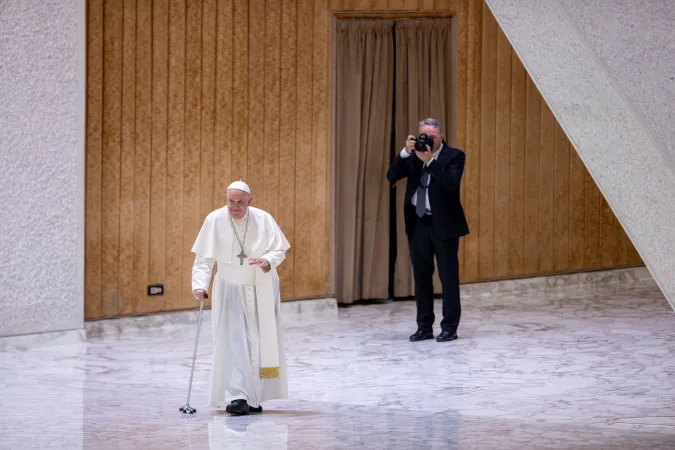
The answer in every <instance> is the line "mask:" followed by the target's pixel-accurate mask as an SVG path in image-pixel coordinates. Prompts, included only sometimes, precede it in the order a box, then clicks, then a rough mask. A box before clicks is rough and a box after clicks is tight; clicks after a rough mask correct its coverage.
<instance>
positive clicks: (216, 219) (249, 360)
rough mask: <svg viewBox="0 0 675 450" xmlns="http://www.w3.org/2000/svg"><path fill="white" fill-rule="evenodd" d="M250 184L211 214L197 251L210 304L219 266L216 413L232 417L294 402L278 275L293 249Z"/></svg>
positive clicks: (195, 280)
mask: <svg viewBox="0 0 675 450" xmlns="http://www.w3.org/2000/svg"><path fill="white" fill-rule="evenodd" d="M252 200H253V196H252V195H251V190H250V188H249V187H248V185H247V184H246V183H244V182H242V181H236V182H234V183H232V184H231V185H230V186H229V187H228V188H227V205H226V206H224V207H222V208H220V209H217V210H215V211H213V212H211V213H210V214H209V215H208V216H207V217H206V219H205V221H204V224H203V225H202V228H201V230H200V232H199V235H198V236H197V239H196V241H195V243H194V246H193V247H192V252H193V253H195V261H194V265H193V267H192V290H193V294H194V296H195V298H197V300H203V299H204V298H205V297H206V291H207V290H208V287H209V283H210V281H211V276H212V273H213V267H214V265H216V266H217V270H216V274H215V278H214V280H213V295H212V309H211V312H212V318H211V324H212V329H213V362H212V367H211V379H210V397H211V399H210V406H212V407H216V408H222V407H223V405H226V406H225V410H226V412H228V413H230V414H232V415H244V414H249V413H261V412H262V406H261V405H260V404H261V403H262V402H264V401H266V400H271V399H281V398H286V397H287V393H288V380H287V377H286V357H285V353H284V346H283V340H282V330H281V324H280V322H279V310H280V306H281V297H280V295H279V276H278V274H277V271H276V268H277V267H279V264H281V262H282V261H283V260H284V258H285V256H286V251H288V249H289V248H290V245H289V243H288V241H287V240H286V237H285V236H284V234H283V233H282V231H281V229H280V228H279V226H278V225H277V223H276V222H275V220H274V219H273V218H272V216H271V215H270V214H269V213H267V212H265V211H263V210H261V209H258V208H254V207H252V206H250V205H251V201H252Z"/></svg>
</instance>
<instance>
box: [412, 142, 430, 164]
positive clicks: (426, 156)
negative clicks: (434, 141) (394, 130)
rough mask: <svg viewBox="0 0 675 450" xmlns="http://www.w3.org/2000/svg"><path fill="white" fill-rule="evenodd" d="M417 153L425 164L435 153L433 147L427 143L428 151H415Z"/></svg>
mask: <svg viewBox="0 0 675 450" xmlns="http://www.w3.org/2000/svg"><path fill="white" fill-rule="evenodd" d="M415 154H416V155H417V157H418V158H419V159H421V160H422V161H424V163H425V164H426V163H428V162H429V161H431V160H432V158H433V157H434V155H433V153H432V152H431V149H430V148H429V146H428V145H427V151H426V152H415Z"/></svg>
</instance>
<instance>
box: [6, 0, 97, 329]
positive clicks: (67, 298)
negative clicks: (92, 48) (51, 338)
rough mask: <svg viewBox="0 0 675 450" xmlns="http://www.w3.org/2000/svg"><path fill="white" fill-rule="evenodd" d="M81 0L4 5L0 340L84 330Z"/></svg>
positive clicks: (32, 0) (19, 0)
mask: <svg viewBox="0 0 675 450" xmlns="http://www.w3.org/2000/svg"><path fill="white" fill-rule="evenodd" d="M85 18H86V16H85V3H84V0H39V1H37V0H0V336H11V335H22V334H27V333H36V332H49V331H63V330H75V329H81V328H83V317H84V138H85V135H84V133H85V128H84V126H85V123H84V114H85V103H84V102H85V44H86V42H85V39H86V36H85Z"/></svg>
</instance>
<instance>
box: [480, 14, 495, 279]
mask: <svg viewBox="0 0 675 450" xmlns="http://www.w3.org/2000/svg"><path fill="white" fill-rule="evenodd" d="M482 59H483V70H482V72H481V117H480V123H481V143H480V184H479V188H478V191H479V198H480V200H479V202H480V218H479V223H478V240H479V246H478V248H479V252H478V261H479V275H480V277H481V278H486V279H489V278H492V277H493V276H494V248H495V246H494V242H495V239H494V230H495V226H494V224H495V220H494V211H495V131H496V96H497V22H496V20H495V19H494V17H492V15H491V14H490V13H489V9H488V7H487V5H486V4H485V3H483V47H482Z"/></svg>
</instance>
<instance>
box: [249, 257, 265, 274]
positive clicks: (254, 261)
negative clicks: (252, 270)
mask: <svg viewBox="0 0 675 450" xmlns="http://www.w3.org/2000/svg"><path fill="white" fill-rule="evenodd" d="M248 264H249V265H250V266H260V268H261V269H262V270H263V271H265V272H267V271H268V270H270V262H269V261H268V260H266V259H265V258H249V260H248Z"/></svg>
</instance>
